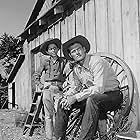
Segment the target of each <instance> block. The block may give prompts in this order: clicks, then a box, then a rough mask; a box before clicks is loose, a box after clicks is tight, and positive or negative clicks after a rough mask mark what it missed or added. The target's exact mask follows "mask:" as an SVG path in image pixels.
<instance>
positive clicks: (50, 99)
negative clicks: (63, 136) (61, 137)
mask: <svg viewBox="0 0 140 140" xmlns="http://www.w3.org/2000/svg"><path fill="white" fill-rule="evenodd" d="M57 92H59V90H58V88H57V87H54V86H50V87H49V88H48V89H44V91H43V104H44V112H45V132H46V137H47V138H48V139H52V137H53V132H54V128H53V116H54V112H55V108H54V96H55V94H56V93H57Z"/></svg>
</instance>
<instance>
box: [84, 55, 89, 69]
mask: <svg viewBox="0 0 140 140" xmlns="http://www.w3.org/2000/svg"><path fill="white" fill-rule="evenodd" d="M90 57H91V55H89V54H86V57H85V60H84V63H83V67H85V68H89V61H90Z"/></svg>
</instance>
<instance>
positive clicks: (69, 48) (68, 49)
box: [68, 42, 84, 54]
mask: <svg viewBox="0 0 140 140" xmlns="http://www.w3.org/2000/svg"><path fill="white" fill-rule="evenodd" d="M76 43H78V44H81V43H80V42H73V43H71V44H70V46H72V45H74V44H76ZM70 46H69V47H68V53H69V54H70ZM81 46H82V48H83V47H84V46H83V45H82V44H81Z"/></svg>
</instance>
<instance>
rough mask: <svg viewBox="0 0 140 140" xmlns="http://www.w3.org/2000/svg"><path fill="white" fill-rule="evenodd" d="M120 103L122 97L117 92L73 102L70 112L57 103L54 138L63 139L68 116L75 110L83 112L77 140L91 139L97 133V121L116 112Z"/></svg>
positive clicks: (95, 95) (94, 95)
mask: <svg viewBox="0 0 140 140" xmlns="http://www.w3.org/2000/svg"><path fill="white" fill-rule="evenodd" d="M122 101H123V95H122V93H121V92H120V91H119V90H118V91H110V92H105V93H104V94H93V95H91V96H89V97H88V98H87V99H86V100H83V101H81V102H75V103H74V104H73V105H72V107H71V109H70V110H64V109H62V108H61V106H60V102H59V103H58V108H57V113H56V120H55V136H56V138H58V137H62V138H64V137H65V134H66V129H67V125H68V121H69V116H70V114H71V112H72V109H74V108H77V109H80V111H81V112H84V116H83V119H82V124H81V133H80V136H79V140H91V139H93V137H94V135H95V134H96V131H97V125H98V120H99V119H101V120H103V119H106V117H107V116H106V113H107V111H115V110H117V109H118V108H119V107H120V105H121V103H122Z"/></svg>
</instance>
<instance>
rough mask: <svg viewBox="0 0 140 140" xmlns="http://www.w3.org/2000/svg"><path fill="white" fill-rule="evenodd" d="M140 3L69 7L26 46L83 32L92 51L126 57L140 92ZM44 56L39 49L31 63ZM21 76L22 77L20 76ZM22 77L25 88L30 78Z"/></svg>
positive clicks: (99, 1)
mask: <svg viewBox="0 0 140 140" xmlns="http://www.w3.org/2000/svg"><path fill="white" fill-rule="evenodd" d="M139 7H140V0H90V1H88V2H87V3H85V4H83V5H82V7H81V8H80V9H78V10H76V11H73V12H70V11H67V16H66V18H65V19H64V20H63V21H59V22H58V23H56V24H55V25H53V26H51V27H50V28H49V29H48V30H47V31H45V32H44V33H42V34H41V35H40V36H38V37H37V38H35V39H34V40H33V41H31V42H30V43H29V45H28V46H25V47H26V49H29V50H32V49H34V48H35V47H37V46H38V45H40V44H42V43H43V42H44V41H45V40H46V39H47V38H48V37H52V38H54V37H58V38H60V39H61V41H62V43H64V42H65V41H67V40H68V39H70V38H72V37H74V36H75V35H78V34H81V35H84V36H86V37H87V38H88V39H89V42H90V43H91V50H90V53H94V52H100V51H101V52H109V53H113V54H115V55H117V56H119V57H121V58H122V59H124V60H125V61H126V63H127V64H128V65H129V66H130V68H131V69H132V72H133V74H134V78H135V80H136V82H137V87H138V90H139V92H140V73H139V69H140V36H139V34H140V24H139V19H140V17H139V15H140V8H139ZM69 13H71V14H69ZM26 55H29V56H30V53H29V52H28V53H26ZM26 57H28V56H26ZM41 57H42V54H40V53H37V54H35V55H34V61H35V67H34V68H33V67H32V69H35V70H36V68H37V67H38V66H39V65H40V60H41ZM29 59H30V60H31V58H30V57H28V59H27V58H26V59H25V61H24V65H22V69H24V70H21V71H24V76H25V75H26V76H25V77H26V78H27V79H26V78H24V80H25V79H26V80H27V81H29V80H31V79H30V78H29V77H31V76H30V75H29V72H30V74H31V69H30V70H27V68H29V62H30V61H29ZM26 61H28V62H26ZM25 69H26V70H25ZM32 71H34V70H32ZM25 72H26V73H25ZM27 73H28V74H27ZM19 74H20V75H23V74H21V73H19ZM24 76H23V77H24ZM17 79H18V78H17ZM18 80H19V81H21V80H20V78H19V79H18ZM22 81H23V80H22ZM22 81H21V83H20V87H21V89H22V90H23V91H25V88H27V89H28V86H29V85H28V84H27V83H28V82H27V83H24V84H23V83H22ZM22 86H24V87H22ZM21 89H20V93H21ZM17 90H18V89H17ZM28 90H29V89H28ZM29 91H31V90H29ZM137 92H138V91H137ZM18 94H19V93H18ZM21 94H23V96H25V94H28V92H27V91H26V92H22V93H21ZM29 94H30V93H29ZM139 95H140V93H139ZM23 96H22V95H20V97H19V96H18V95H17V98H19V100H23V99H22V98H21V97H23ZM23 98H24V97H23ZM139 118H140V117H139ZM139 122H140V121H139Z"/></svg>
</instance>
